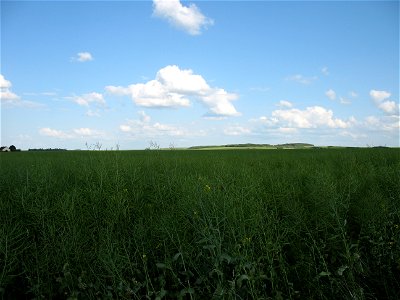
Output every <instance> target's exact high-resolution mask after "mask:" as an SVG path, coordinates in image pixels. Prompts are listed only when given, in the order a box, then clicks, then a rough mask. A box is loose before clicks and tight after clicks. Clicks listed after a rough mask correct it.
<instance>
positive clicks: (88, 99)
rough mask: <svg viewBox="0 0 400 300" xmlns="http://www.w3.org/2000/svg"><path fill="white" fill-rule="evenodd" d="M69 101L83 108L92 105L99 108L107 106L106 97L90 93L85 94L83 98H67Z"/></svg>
mask: <svg viewBox="0 0 400 300" xmlns="http://www.w3.org/2000/svg"><path fill="white" fill-rule="evenodd" d="M66 98H67V99H71V100H72V101H74V102H75V103H77V104H78V105H81V106H86V107H89V105H90V104H92V103H93V104H96V105H99V106H104V105H105V104H106V101H105V100H104V97H103V95H102V94H100V93H95V92H93V93H88V94H83V95H81V96H72V97H66Z"/></svg>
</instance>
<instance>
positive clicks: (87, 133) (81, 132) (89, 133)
mask: <svg viewBox="0 0 400 300" xmlns="http://www.w3.org/2000/svg"><path fill="white" fill-rule="evenodd" d="M73 132H74V134H75V135H76V136H80V137H94V136H102V135H103V133H102V132H101V131H98V130H94V129H90V128H77V129H73Z"/></svg>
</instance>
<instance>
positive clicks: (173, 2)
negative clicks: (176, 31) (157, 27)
mask: <svg viewBox="0 0 400 300" xmlns="http://www.w3.org/2000/svg"><path fill="white" fill-rule="evenodd" d="M153 15H154V16H156V17H158V18H161V19H165V20H167V21H168V22H169V23H170V24H172V25H174V26H176V27H177V28H180V29H182V30H184V31H186V32H187V33H189V34H190V35H198V34H200V33H201V30H202V29H203V28H207V26H209V25H213V23H214V21H213V20H212V19H210V18H208V17H206V16H204V15H203V14H202V13H201V11H200V9H199V8H198V7H197V6H196V5H195V4H190V5H189V6H184V5H182V3H181V2H180V1H179V0H153Z"/></svg>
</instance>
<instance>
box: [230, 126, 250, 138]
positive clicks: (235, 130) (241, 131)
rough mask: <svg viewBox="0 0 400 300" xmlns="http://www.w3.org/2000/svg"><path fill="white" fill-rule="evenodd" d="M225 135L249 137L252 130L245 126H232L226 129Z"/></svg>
mask: <svg viewBox="0 0 400 300" xmlns="http://www.w3.org/2000/svg"><path fill="white" fill-rule="evenodd" d="M224 134H226V135H233V136H239V135H249V134H251V130H250V129H249V128H246V127H243V126H230V127H227V128H225V129H224Z"/></svg>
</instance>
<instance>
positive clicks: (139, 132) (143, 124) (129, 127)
mask: <svg viewBox="0 0 400 300" xmlns="http://www.w3.org/2000/svg"><path fill="white" fill-rule="evenodd" d="M138 114H139V116H140V119H137V120H127V121H126V122H125V124H121V125H120V126H119V129H120V130H121V131H122V132H125V133H129V134H130V135H131V136H135V137H150V138H151V137H157V136H164V135H168V136H184V135H187V133H188V132H187V130H185V129H183V128H180V127H176V126H173V125H169V124H161V123H159V122H151V118H150V116H148V115H147V114H146V113H145V112H144V111H139V112H138Z"/></svg>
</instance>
